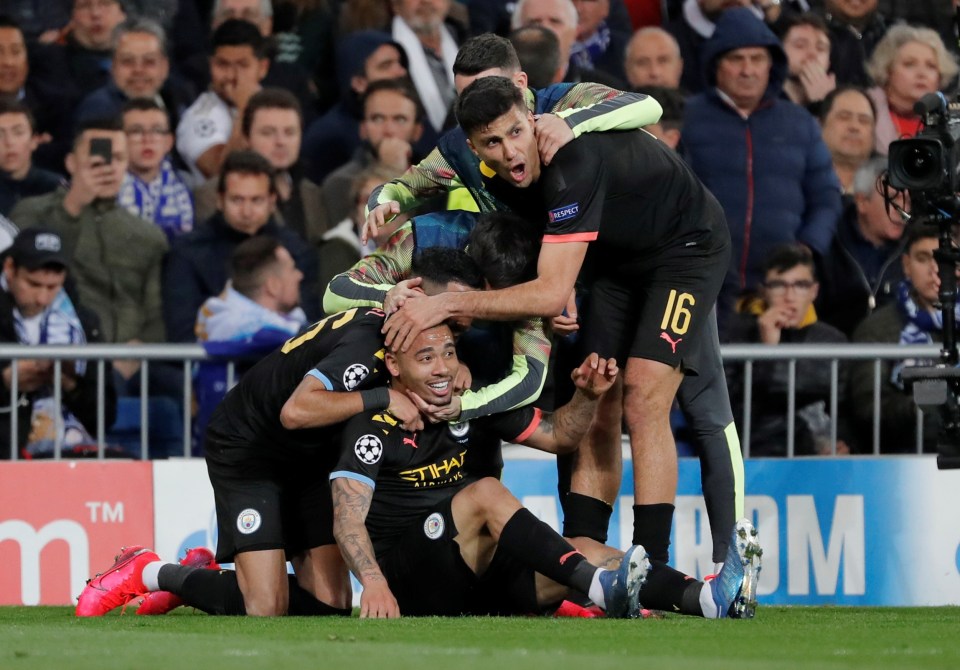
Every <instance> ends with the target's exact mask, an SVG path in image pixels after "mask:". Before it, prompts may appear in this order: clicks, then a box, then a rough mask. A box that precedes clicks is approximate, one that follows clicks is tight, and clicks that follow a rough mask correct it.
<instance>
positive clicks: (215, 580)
mask: <svg viewBox="0 0 960 670" xmlns="http://www.w3.org/2000/svg"><path fill="white" fill-rule="evenodd" d="M157 583H158V584H159V585H160V588H161V589H162V590H164V591H169V592H170V593H172V594H174V595H177V596H180V598H182V599H183V602H184V603H185V604H187V605H189V606H191V607H196V608H197V609H198V610H200V611H202V612H206V613H207V614H223V615H232V616H241V615H244V614H246V613H247V608H246V606H244V604H243V593H241V591H240V585H239V584H238V583H237V573H236V572H234V571H233V570H209V569H207V568H195V567H193V566H187V565H176V564H172V563H171V564H168V565H164V566H163V567H162V568H160V572H159V573H158V574H157Z"/></svg>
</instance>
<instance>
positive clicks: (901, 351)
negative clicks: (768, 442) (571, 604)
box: [0, 344, 940, 460]
mask: <svg viewBox="0 0 960 670" xmlns="http://www.w3.org/2000/svg"><path fill="white" fill-rule="evenodd" d="M722 353H723V358H724V361H725V362H727V363H731V362H742V363H743V365H744V373H743V385H744V397H743V406H744V412H743V423H742V426H743V430H742V434H741V436H740V437H741V443H742V445H743V448H744V455H745V456H749V455H750V451H749V449H750V446H749V445H750V432H751V423H752V421H751V419H752V411H751V406H752V399H753V366H754V363H756V362H757V361H783V360H786V361H787V362H788V382H787V385H788V392H787V411H786V421H787V445H786V446H787V456H788V457H792V456H794V448H795V435H794V433H795V427H796V364H797V361H801V360H803V361H806V360H822V361H824V364H827V365H830V406H829V412H828V414H829V416H830V443H831V445H832V448H833V453H836V445H837V422H838V408H839V404H840V398H839V365H840V362H841V361H863V360H872V361H873V363H874V380H873V434H872V451H873V453H874V454H879V453H880V389H881V384H882V380H881V372H880V371H881V363H882V361H886V360H904V359H931V360H935V359H936V358H937V357H938V355H939V353H940V349H939V347H938V346H937V345H899V344H845V345H827V344H810V345H803V344H783V345H777V346H769V345H762V344H736V345H725V346H723V347H722ZM36 359H42V360H53V361H54V386H53V399H54V404H55V406H57V407H59V406H60V404H61V402H62V398H63V388H62V381H61V379H62V365H63V361H74V360H85V361H93V362H95V364H96V366H97V389H98V393H97V422H96V431H95V432H96V439H97V457H98V458H101V459H102V458H104V457H105V450H106V446H107V444H106V433H107V426H105V425H104V424H105V411H104V402H105V401H104V391H103V389H104V386H105V382H106V380H105V368H106V365H105V361H108V360H137V361H139V362H140V364H141V370H140V395H139V397H140V457H141V458H143V459H146V458H148V456H149V412H148V403H147V400H148V399H149V397H150V396H149V394H148V377H149V366H150V363H151V362H152V361H177V362H179V363H180V364H181V365H182V366H183V407H184V412H183V426H182V428H183V433H182V435H183V455H184V457H187V458H189V457H190V456H191V444H192V435H191V428H192V420H191V416H190V407H191V405H192V400H193V386H192V378H193V375H192V366H193V364H194V363H196V362H199V361H212V360H217V361H222V360H223V359H220V358H216V359H215V358H211V357H210V356H209V355H208V354H207V353H206V351H205V350H204V349H203V347H202V346H200V345H199V344H148V345H128V344H124V345H116V344H88V345H83V346H73V345H41V346H25V345H18V344H0V366H2V365H5V363H6V361H10V360H36ZM235 377H236V364H235V362H233V361H229V362H227V388H230V387H231V386H233V383H234V380H235ZM18 383H19V379H18V375H17V366H12V367H11V383H10V389H9V401H8V403H7V409H8V411H9V412H10V434H9V439H10V443H9V453H10V458H11V459H13V460H15V459H17V458H18V449H17V443H18V437H19V436H18V425H17V423H18V422H17V407H18V396H19V392H18ZM0 397H2V396H0ZM920 416H921V413H920V410H919V409H917V419H918V420H917V432H916V447H917V452H918V453H920V452H921V450H922V440H923V424H922V421H920V420H919V419H920ZM55 420H56V421H57V425H56V431H55V434H56V441H55V444H54V458H56V459H59V458H61V457H62V447H63V445H62V435H61V433H62V425H61V422H62V417H61V413H60V412H57V413H56V417H55ZM87 428H88V430H89V428H90V427H89V426H87Z"/></svg>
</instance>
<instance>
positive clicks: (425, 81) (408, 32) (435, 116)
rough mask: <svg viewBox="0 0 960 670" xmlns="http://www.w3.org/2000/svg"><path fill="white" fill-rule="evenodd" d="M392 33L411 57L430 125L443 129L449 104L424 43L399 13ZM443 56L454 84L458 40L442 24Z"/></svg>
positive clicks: (411, 63)
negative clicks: (431, 66)
mask: <svg viewBox="0 0 960 670" xmlns="http://www.w3.org/2000/svg"><path fill="white" fill-rule="evenodd" d="M390 30H391V33H392V34H393V39H394V40H396V42H397V43H398V44H399V45H400V46H402V47H403V50H404V51H405V52H406V54H407V61H408V62H409V64H410V67H409V70H410V78H411V79H413V83H414V86H416V88H417V93H418V94H419V95H420V102H421V103H423V108H424V109H425V110H426V112H427V118H428V119H429V120H430V125H431V126H433V127H434V129H435V130H437V131H439V130H440V129H441V128H443V122H444V121H445V120H446V118H447V106H446V105H445V104H444V103H443V96H442V95H440V89H439V88H438V87H437V82H436V80H435V79H434V78H433V70H431V69H430V64H429V63H428V62H427V56H426V54H424V53H423V44H421V43H420V39H419V38H418V37H417V35H416V33H414V32H413V30H412V29H411V28H410V26H408V25H407V24H406V23H405V22H404V20H403V19H401V18H400V17H399V16H394V17H393V23H392V24H391V29H390ZM440 57H441V58H442V59H443V62H444V65H445V66H446V72H447V79H448V80H449V83H450V87H451V88H452V87H453V61H454V59H456V57H457V43H456V42H454V41H453V36H452V35H450V31H449V30H447V27H446V26H440Z"/></svg>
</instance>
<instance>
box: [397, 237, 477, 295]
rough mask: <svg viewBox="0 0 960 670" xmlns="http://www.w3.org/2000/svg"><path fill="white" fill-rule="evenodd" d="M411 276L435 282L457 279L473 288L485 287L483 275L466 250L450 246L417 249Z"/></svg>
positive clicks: (412, 263)
mask: <svg viewBox="0 0 960 670" xmlns="http://www.w3.org/2000/svg"><path fill="white" fill-rule="evenodd" d="M410 276H411V277H422V278H423V279H425V280H427V281H431V282H433V283H435V284H447V283H449V282H452V281H455V282H458V283H460V284H465V285H466V286H469V287H471V288H476V289H481V288H483V275H482V274H481V273H480V268H478V267H477V264H476V263H475V262H474V261H473V259H472V258H470V256H468V255H467V253H466V252H465V251H463V250H461V249H451V248H450V247H427V248H426V249H419V250H417V251H416V252H415V253H414V255H413V261H412V262H411V264H410Z"/></svg>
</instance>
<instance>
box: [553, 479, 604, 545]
mask: <svg viewBox="0 0 960 670" xmlns="http://www.w3.org/2000/svg"><path fill="white" fill-rule="evenodd" d="M561 507H562V508H563V536H564V537H589V538H590V539H592V540H596V541H597V542H599V543H600V544H606V543H607V530H608V529H609V527H610V516H611V515H612V514H613V507H611V506H610V505H608V504H607V503H605V502H604V501H602V500H600V499H598V498H591V497H590V496H585V495H583V494H580V493H573V492H572V491H571V492H570V493H567V494H566V496H564V498H563V504H562V505H561Z"/></svg>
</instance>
